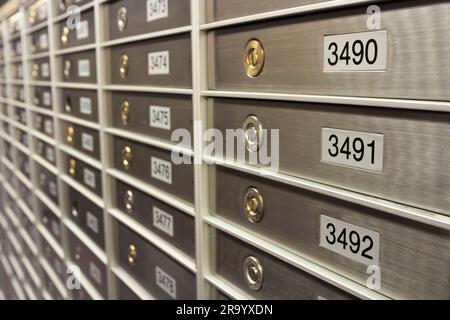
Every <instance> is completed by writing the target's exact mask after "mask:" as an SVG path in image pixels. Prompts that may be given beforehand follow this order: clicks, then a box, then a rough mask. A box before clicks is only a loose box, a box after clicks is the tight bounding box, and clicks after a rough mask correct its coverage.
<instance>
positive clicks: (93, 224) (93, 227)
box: [86, 211, 98, 234]
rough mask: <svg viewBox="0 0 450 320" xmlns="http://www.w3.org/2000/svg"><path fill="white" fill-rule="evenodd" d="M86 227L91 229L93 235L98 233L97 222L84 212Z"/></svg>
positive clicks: (92, 216)
mask: <svg viewBox="0 0 450 320" xmlns="http://www.w3.org/2000/svg"><path fill="white" fill-rule="evenodd" d="M86 225H87V226H88V227H89V229H91V230H92V231H93V232H94V233H96V234H97V233H98V220H97V218H96V217H95V216H94V215H93V214H92V213H90V212H89V211H88V212H86Z"/></svg>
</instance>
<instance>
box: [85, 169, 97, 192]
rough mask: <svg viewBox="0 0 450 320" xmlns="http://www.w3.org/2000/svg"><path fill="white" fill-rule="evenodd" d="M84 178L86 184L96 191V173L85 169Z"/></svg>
mask: <svg viewBox="0 0 450 320" xmlns="http://www.w3.org/2000/svg"><path fill="white" fill-rule="evenodd" d="M83 177H84V183H85V184H86V185H87V186H88V187H91V188H92V189H95V184H96V183H95V173H93V172H92V171H91V170H89V169H87V168H84V170H83Z"/></svg>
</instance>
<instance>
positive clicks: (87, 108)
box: [80, 97, 92, 115]
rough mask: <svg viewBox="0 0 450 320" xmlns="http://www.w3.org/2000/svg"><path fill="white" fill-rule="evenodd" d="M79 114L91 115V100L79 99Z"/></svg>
mask: <svg viewBox="0 0 450 320" xmlns="http://www.w3.org/2000/svg"><path fill="white" fill-rule="evenodd" d="M80 113H82V114H88V115H90V114H92V100H91V98H86V97H80Z"/></svg>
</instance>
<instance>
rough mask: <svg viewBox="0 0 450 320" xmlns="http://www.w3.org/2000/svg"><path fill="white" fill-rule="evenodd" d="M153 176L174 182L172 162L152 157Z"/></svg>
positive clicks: (167, 181) (169, 182) (166, 181)
mask: <svg viewBox="0 0 450 320" xmlns="http://www.w3.org/2000/svg"><path fill="white" fill-rule="evenodd" d="M151 170H152V178H155V179H158V180H161V181H163V182H165V183H168V184H172V164H171V163H170V162H168V161H164V160H161V159H158V158H155V157H152V158H151Z"/></svg>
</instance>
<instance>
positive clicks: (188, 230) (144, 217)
mask: <svg viewBox="0 0 450 320" xmlns="http://www.w3.org/2000/svg"><path fill="white" fill-rule="evenodd" d="M128 194H131V198H132V201H129V200H128V199H129V197H128ZM127 200H128V201H127ZM115 205H116V206H117V207H118V208H119V209H120V210H122V211H123V212H125V213H127V214H129V216H130V217H131V218H133V219H135V220H137V221H139V222H140V223H142V224H143V225H144V226H145V227H147V228H148V229H149V230H151V231H152V232H153V233H155V234H157V235H158V236H159V237H161V238H163V239H164V240H166V241H168V242H169V243H171V244H173V245H174V246H175V247H177V248H178V249H180V250H182V251H184V252H185V253H186V254H188V255H189V256H191V257H192V258H194V255H195V227H194V218H193V217H191V216H189V215H187V214H186V213H183V212H181V211H179V210H176V209H174V208H172V207H170V206H169V205H167V204H165V203H164V202H162V201H159V200H158V199H156V198H154V197H151V196H149V195H147V194H145V193H143V192H141V191H138V190H137V189H136V188H133V187H131V186H129V185H127V184H125V183H123V182H121V181H119V180H116V200H115ZM154 210H158V211H159V212H161V211H162V212H164V216H165V217H169V216H170V224H171V226H172V227H171V229H172V230H171V231H172V235H170V234H168V233H167V232H164V231H161V229H160V228H158V226H160V225H156V226H155V222H154V219H155V217H154V214H155V213H154ZM165 221H166V220H165ZM167 221H168V220H167ZM166 231H167V229H166Z"/></svg>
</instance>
